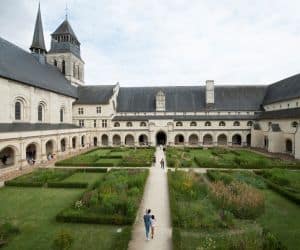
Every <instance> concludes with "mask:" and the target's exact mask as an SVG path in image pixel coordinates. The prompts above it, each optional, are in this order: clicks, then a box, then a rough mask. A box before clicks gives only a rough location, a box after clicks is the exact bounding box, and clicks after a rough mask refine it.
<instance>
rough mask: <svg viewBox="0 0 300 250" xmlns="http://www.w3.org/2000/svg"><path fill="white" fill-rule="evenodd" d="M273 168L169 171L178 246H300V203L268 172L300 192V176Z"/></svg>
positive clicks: (258, 247)
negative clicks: (278, 189) (274, 185)
mask: <svg viewBox="0 0 300 250" xmlns="http://www.w3.org/2000/svg"><path fill="white" fill-rule="evenodd" d="M267 171H269V172H268V174H265V172H264V174H262V173H259V174H255V173H253V172H251V171H233V170H232V171H217V170H209V171H208V172H207V175H200V174H196V173H194V172H193V171H192V170H190V171H189V172H183V171H178V170H177V171H174V172H171V171H169V172H168V181H169V192H170V202H171V214H172V226H173V238H172V239H173V247H174V249H177V250H179V249H224V250H225V249H237V250H240V249H264V250H271V249H298V246H299V245H300V229H299V222H300V221H299V207H298V205H299V204H297V202H295V201H294V200H291V199H290V198H289V197H286V196H285V195H284V193H283V192H281V193H278V192H276V191H274V189H273V188H271V187H270V186H269V183H268V181H267V182H266V181H265V180H266V178H269V179H270V180H271V179H272V177H265V176H276V177H273V179H272V182H274V183H277V185H279V184H278V181H277V180H278V179H281V178H283V179H285V180H289V181H290V182H285V183H284V184H283V182H282V181H279V182H280V183H281V184H282V187H284V188H285V189H288V190H289V191H290V192H292V191H291V190H293V191H294V192H295V193H298V194H299V189H298V188H299V174H298V173H294V172H291V171H289V170H280V169H279V170H278V169H275V170H267ZM294 174H296V176H295V175H294ZM269 179H268V180H269ZM296 179H297V180H296ZM292 180H296V184H292Z"/></svg>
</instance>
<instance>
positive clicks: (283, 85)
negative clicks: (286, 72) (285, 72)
mask: <svg viewBox="0 0 300 250" xmlns="http://www.w3.org/2000/svg"><path fill="white" fill-rule="evenodd" d="M297 97H298V98H299V97H300V74H297V75H294V76H291V77H288V78H285V79H283V80H281V81H278V82H275V83H273V84H271V85H269V86H268V89H267V93H266V96H265V98H264V101H263V104H271V103H274V102H279V101H285V100H290V99H293V98H297Z"/></svg>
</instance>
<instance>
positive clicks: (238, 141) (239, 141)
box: [232, 134, 242, 146]
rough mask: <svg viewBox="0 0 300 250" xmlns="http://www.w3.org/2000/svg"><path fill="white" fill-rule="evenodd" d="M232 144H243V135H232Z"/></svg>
mask: <svg viewBox="0 0 300 250" xmlns="http://www.w3.org/2000/svg"><path fill="white" fill-rule="evenodd" d="M232 145H234V146H241V145H242V137H241V135H239V134H235V135H234V136H232Z"/></svg>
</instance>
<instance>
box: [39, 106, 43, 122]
mask: <svg viewBox="0 0 300 250" xmlns="http://www.w3.org/2000/svg"><path fill="white" fill-rule="evenodd" d="M38 121H39V122H42V121H43V105H42V104H39V106H38Z"/></svg>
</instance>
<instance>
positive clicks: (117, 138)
mask: <svg viewBox="0 0 300 250" xmlns="http://www.w3.org/2000/svg"><path fill="white" fill-rule="evenodd" d="M113 145H114V146H119V145H121V137H120V136H119V135H114V136H113Z"/></svg>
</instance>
